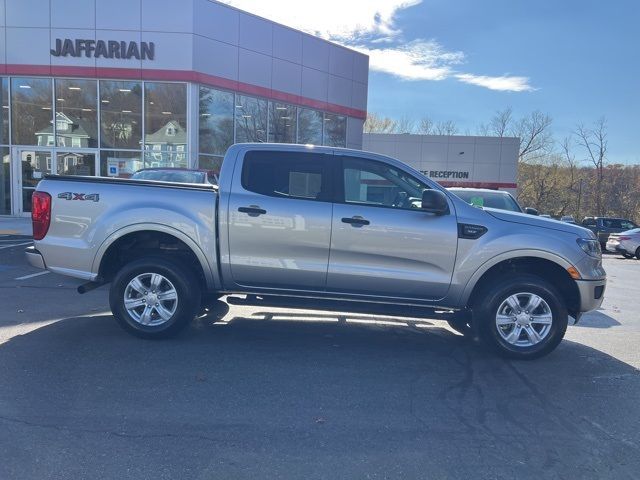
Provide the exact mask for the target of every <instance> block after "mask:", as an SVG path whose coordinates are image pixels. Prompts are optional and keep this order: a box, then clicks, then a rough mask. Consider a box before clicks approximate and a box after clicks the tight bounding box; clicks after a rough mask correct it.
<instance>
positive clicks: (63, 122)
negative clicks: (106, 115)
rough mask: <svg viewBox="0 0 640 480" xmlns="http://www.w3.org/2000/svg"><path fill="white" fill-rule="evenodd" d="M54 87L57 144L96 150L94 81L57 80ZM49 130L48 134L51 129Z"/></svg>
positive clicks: (96, 101) (96, 100) (95, 94)
mask: <svg viewBox="0 0 640 480" xmlns="http://www.w3.org/2000/svg"><path fill="white" fill-rule="evenodd" d="M55 84H56V145H57V146H58V147H72V148H94V147H97V146H98V99H97V96H98V93H97V82H96V81H95V80H71V79H70V80H67V79H57V80H55ZM48 131H49V132H50V131H51V129H48ZM48 135H50V133H48ZM40 145H41V144H40Z"/></svg>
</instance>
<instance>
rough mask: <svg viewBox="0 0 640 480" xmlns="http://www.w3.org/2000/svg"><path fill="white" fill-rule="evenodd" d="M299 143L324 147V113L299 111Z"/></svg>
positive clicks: (307, 110) (306, 110) (304, 109)
mask: <svg viewBox="0 0 640 480" xmlns="http://www.w3.org/2000/svg"><path fill="white" fill-rule="evenodd" d="M298 143H302V144H311V145H322V112H319V111H317V110H310V109H308V108H299V109H298Z"/></svg>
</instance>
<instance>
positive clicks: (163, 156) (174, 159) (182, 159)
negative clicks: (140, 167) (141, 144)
mask: <svg viewBox="0 0 640 480" xmlns="http://www.w3.org/2000/svg"><path fill="white" fill-rule="evenodd" d="M188 166H189V162H188V160H187V155H186V154H185V153H180V152H167V151H162V150H158V151H146V152H144V168H158V167H168V168H187V167H188Z"/></svg>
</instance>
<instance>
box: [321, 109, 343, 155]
mask: <svg viewBox="0 0 640 480" xmlns="http://www.w3.org/2000/svg"><path fill="white" fill-rule="evenodd" d="M322 143H323V145H328V146H330V147H344V146H345V145H346V144H347V117H343V116H342V115H334V114H333V113H325V114H324V135H323V142H322Z"/></svg>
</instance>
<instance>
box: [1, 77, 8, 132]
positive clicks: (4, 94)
mask: <svg viewBox="0 0 640 480" xmlns="http://www.w3.org/2000/svg"><path fill="white" fill-rule="evenodd" d="M0 103H1V104H2V108H0V144H3V143H4V144H8V143H9V79H8V78H0Z"/></svg>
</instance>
